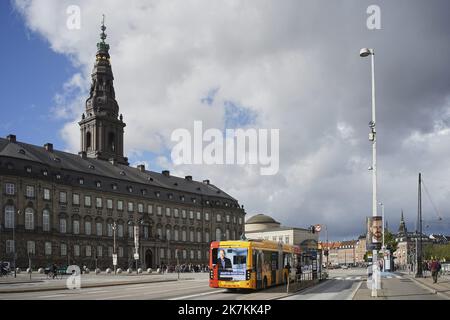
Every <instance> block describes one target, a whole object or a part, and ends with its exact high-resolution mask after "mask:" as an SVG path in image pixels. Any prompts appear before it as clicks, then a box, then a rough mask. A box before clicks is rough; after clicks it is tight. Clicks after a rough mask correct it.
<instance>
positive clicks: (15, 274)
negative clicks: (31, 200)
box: [13, 210, 20, 278]
mask: <svg viewBox="0 0 450 320" xmlns="http://www.w3.org/2000/svg"><path fill="white" fill-rule="evenodd" d="M19 212H20V210H17V214H19ZM13 261H14V278H16V277H17V273H16V215H15V214H14V215H13Z"/></svg>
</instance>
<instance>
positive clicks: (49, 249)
mask: <svg viewBox="0 0 450 320" xmlns="http://www.w3.org/2000/svg"><path fill="white" fill-rule="evenodd" d="M51 254H52V243H51V242H45V255H46V256H50V255H51Z"/></svg>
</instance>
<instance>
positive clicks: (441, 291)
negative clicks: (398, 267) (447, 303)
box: [404, 274, 450, 299]
mask: <svg viewBox="0 0 450 320" xmlns="http://www.w3.org/2000/svg"><path fill="white" fill-rule="evenodd" d="M404 276H405V277H407V278H410V279H411V280H413V281H414V282H416V283H417V284H419V285H421V286H422V287H425V288H427V289H429V290H431V291H434V293H435V294H438V295H441V296H442V297H445V298H446V299H450V276H448V275H444V276H441V277H438V281H437V283H433V278H432V277H431V276H429V275H427V276H426V277H425V278H415V277H414V275H412V274H411V275H408V274H405V275H404Z"/></svg>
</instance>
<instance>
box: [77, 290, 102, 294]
mask: <svg viewBox="0 0 450 320" xmlns="http://www.w3.org/2000/svg"><path fill="white" fill-rule="evenodd" d="M105 292H109V291H106V290H100V291H89V292H82V294H94V293H105Z"/></svg>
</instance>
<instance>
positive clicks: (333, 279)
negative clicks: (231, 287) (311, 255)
mask: <svg viewBox="0 0 450 320" xmlns="http://www.w3.org/2000/svg"><path fill="white" fill-rule="evenodd" d="M191 278H192V279H190V280H180V281H170V282H157V283H139V284H127V285H115V286H108V287H106V286H105V287H95V288H82V289H79V290H68V289H65V290H52V291H37V292H27V293H2V294H0V300H156V299H163V300H169V299H171V300H256V299H258V300H265V299H273V298H281V297H283V296H285V295H286V294H285V290H286V287H284V286H279V287H276V288H271V289H269V290H266V291H258V292H254V291H244V292H230V291H228V290H226V289H214V288H210V287H209V286H208V274H207V273H206V274H197V275H194V276H193V277H191ZM366 280H367V276H366V270H365V269H348V270H342V269H338V270H330V274H329V280H327V281H324V282H322V283H320V284H318V285H316V286H314V287H311V288H308V289H305V290H303V291H301V292H299V293H297V294H293V295H290V296H287V297H285V298H284V299H287V300H346V299H352V298H353V296H355V297H356V298H359V299H363V298H364V294H365V293H366V292H367V290H368V289H367V286H366ZM382 283H383V296H384V297H383V299H421V300H423V299H439V297H438V296H437V295H433V294H431V293H430V292H429V291H427V290H426V289H424V288H422V287H420V286H418V285H417V284H416V283H415V282H413V281H412V280H410V279H407V278H406V277H402V276H400V275H395V274H386V275H384V276H383V280H382ZM366 296H367V297H370V295H369V294H366Z"/></svg>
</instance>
